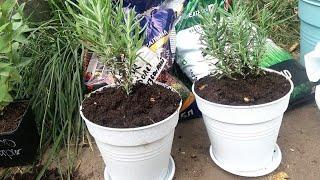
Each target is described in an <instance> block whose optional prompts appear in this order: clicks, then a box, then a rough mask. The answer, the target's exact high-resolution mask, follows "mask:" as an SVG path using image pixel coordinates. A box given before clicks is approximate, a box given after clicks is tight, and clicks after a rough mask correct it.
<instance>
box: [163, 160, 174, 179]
mask: <svg viewBox="0 0 320 180" xmlns="http://www.w3.org/2000/svg"><path fill="white" fill-rule="evenodd" d="M175 172H176V165H175V163H174V160H173V158H172V156H170V160H169V167H168V173H167V175H166V177H165V178H164V180H172V179H173V176H174V173H175Z"/></svg>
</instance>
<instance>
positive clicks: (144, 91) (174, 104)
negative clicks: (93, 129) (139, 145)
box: [82, 84, 180, 128]
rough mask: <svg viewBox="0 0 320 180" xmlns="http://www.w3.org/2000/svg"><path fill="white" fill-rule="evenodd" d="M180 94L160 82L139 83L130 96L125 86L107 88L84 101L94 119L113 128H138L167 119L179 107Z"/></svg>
mask: <svg viewBox="0 0 320 180" xmlns="http://www.w3.org/2000/svg"><path fill="white" fill-rule="evenodd" d="M179 103H180V96H179V95H178V94H177V93H174V92H172V91H171V90H169V89H167V88H164V87H162V86H160V85H156V84H154V85H152V86H147V85H143V84H137V85H136V86H135V87H134V88H133V91H132V93H131V94H130V95H127V94H126V93H125V92H124V91H123V90H122V89H121V88H104V89H103V90H102V91H100V92H96V93H93V94H91V95H90V97H89V98H87V99H86V100H84V102H83V105H82V108H83V109H82V112H83V114H84V116H85V117H86V118H87V119H89V120H90V121H92V122H94V123H96V124H98V125H101V126H105V127H111V128H135V127H142V126H147V125H150V124H154V123H157V122H159V121H162V120H164V119H165V118H167V117H169V116H170V115H172V114H173V113H174V112H175V111H176V110H177V108H178V107H179Z"/></svg>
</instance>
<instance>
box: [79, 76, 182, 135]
mask: <svg viewBox="0 0 320 180" xmlns="http://www.w3.org/2000/svg"><path fill="white" fill-rule="evenodd" d="M154 83H155V84H158V85H160V86H163V87H164V88H167V89H170V90H171V91H172V92H175V93H177V94H178V95H179V96H180V94H179V93H178V92H177V91H176V90H175V89H174V88H172V87H171V86H168V85H166V84H164V83H161V82H154ZM109 87H116V85H106V86H103V87H101V88H99V89H97V90H95V91H93V92H91V93H90V94H89V96H90V95H91V94H93V93H95V92H97V91H101V90H103V89H104V88H109ZM89 96H88V97H89ZM85 99H86V98H84V99H83V101H84V100H85ZM83 101H82V102H81V105H80V115H81V117H82V119H83V120H85V122H86V123H89V124H90V125H92V126H95V127H97V128H100V129H104V130H108V131H117V132H128V131H140V130H145V129H150V128H153V127H155V126H158V125H160V124H164V123H165V122H167V121H169V120H170V119H171V118H172V117H173V116H175V115H176V113H179V110H180V109H181V107H182V99H181V96H180V103H179V107H178V108H177V110H176V111H175V112H173V113H172V114H171V115H170V116H169V117H167V118H165V119H164V120H162V121H159V122H157V123H153V124H150V125H147V126H142V127H136V128H112V127H105V126H101V125H98V124H96V123H93V122H92V121H90V120H89V119H87V118H86V117H85V116H84V114H83V112H82V104H83Z"/></svg>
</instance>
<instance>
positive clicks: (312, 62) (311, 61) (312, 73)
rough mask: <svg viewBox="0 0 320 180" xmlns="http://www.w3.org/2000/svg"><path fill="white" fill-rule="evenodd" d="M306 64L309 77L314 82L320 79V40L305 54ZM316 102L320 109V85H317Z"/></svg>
mask: <svg viewBox="0 0 320 180" xmlns="http://www.w3.org/2000/svg"><path fill="white" fill-rule="evenodd" d="M304 60H305V66H306V71H307V75H308V78H309V79H310V81H312V82H317V81H319V80H320V42H319V43H318V44H317V46H316V47H315V49H314V50H313V51H311V52H309V53H308V54H306V55H305V56H304ZM315 99H316V103H317V105H318V107H319V109H320V85H318V86H317V87H316V91H315Z"/></svg>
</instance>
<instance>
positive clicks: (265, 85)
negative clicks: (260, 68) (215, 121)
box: [195, 72, 291, 106]
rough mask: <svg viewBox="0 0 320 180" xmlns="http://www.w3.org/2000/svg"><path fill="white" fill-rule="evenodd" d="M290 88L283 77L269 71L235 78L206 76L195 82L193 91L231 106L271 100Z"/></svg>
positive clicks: (211, 100)
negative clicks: (244, 77)
mask: <svg viewBox="0 0 320 180" xmlns="http://www.w3.org/2000/svg"><path fill="white" fill-rule="evenodd" d="M290 88H291V85H290V82H289V81H288V80H287V79H286V78H285V77H283V76H281V75H279V74H276V73H271V72H266V74H265V75H260V76H248V77H246V79H243V78H242V77H239V78H237V80H232V79H229V78H226V77H225V78H221V79H217V78H215V77H212V76H206V77H204V78H202V79H200V80H199V81H197V82H196V83H195V92H196V93H197V94H198V95H199V96H200V97H202V98H203V99H206V100H208V101H210V102H214V103H219V104H224V105H233V106H243V105H258V104H264V103H268V102H272V101H274V100H277V99H279V98H281V97H283V96H284V95H286V94H287V93H288V92H289V91H290Z"/></svg>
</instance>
